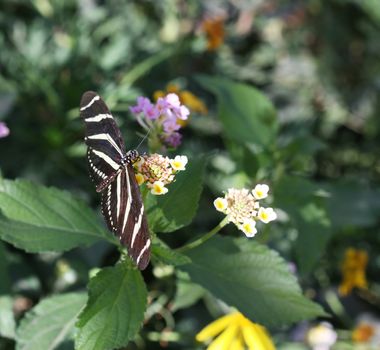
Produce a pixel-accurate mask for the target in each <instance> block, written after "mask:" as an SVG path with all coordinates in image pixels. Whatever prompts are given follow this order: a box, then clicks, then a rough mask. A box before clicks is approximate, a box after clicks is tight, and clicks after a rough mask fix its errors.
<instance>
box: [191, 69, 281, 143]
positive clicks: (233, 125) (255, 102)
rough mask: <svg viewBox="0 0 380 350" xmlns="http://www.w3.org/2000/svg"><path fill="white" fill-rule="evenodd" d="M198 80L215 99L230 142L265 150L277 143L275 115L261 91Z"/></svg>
mask: <svg viewBox="0 0 380 350" xmlns="http://www.w3.org/2000/svg"><path fill="white" fill-rule="evenodd" d="M197 80H198V81H199V83H200V84H201V85H202V86H203V87H204V88H206V89H208V90H210V91H211V92H212V93H214V94H215V95H216V97H217V99H218V115H219V118H220V121H221V122H222V124H223V128H224V133H225V134H226V135H227V136H228V137H229V138H231V139H233V140H234V141H235V142H237V143H240V144H242V143H243V144H244V143H251V144H255V145H257V146H264V147H266V146H269V145H271V144H273V143H274V141H275V135H276V132H277V128H278V124H277V119H276V111H275V109H274V107H273V105H272V103H271V102H270V100H269V99H268V98H267V97H266V96H264V95H263V94H262V93H261V92H260V91H259V90H257V89H255V88H254V87H252V86H249V85H245V84H241V83H236V82H233V81H230V80H227V79H223V78H216V77H207V76H199V77H198V79H197Z"/></svg>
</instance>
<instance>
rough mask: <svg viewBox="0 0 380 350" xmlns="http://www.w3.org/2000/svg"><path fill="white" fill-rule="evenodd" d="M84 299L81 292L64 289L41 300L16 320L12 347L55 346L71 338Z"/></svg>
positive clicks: (21, 348)
mask: <svg viewBox="0 0 380 350" xmlns="http://www.w3.org/2000/svg"><path fill="white" fill-rule="evenodd" d="M86 299H87V295H86V294H85V293H67V294H62V295H56V296H52V297H50V298H46V299H44V300H43V301H41V302H40V303H39V304H38V305H37V306H35V307H34V308H33V309H32V310H30V311H29V312H28V313H27V314H26V316H25V317H24V318H23V320H22V322H21V323H20V326H19V327H18V329H17V336H16V343H17V347H16V349H17V350H26V349H41V350H42V349H55V348H57V346H58V345H60V344H61V343H62V342H63V341H64V340H66V339H68V338H71V337H72V335H73V330H74V324H75V321H76V318H77V316H78V314H79V312H80V310H81V309H82V307H83V306H84V305H85V303H86Z"/></svg>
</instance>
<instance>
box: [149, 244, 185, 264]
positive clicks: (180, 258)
mask: <svg viewBox="0 0 380 350" xmlns="http://www.w3.org/2000/svg"><path fill="white" fill-rule="evenodd" d="M152 259H153V260H157V261H159V262H161V263H164V264H168V265H173V266H180V265H185V264H189V263H190V262H191V259H190V258H189V257H188V256H186V255H184V254H181V253H178V252H176V251H175V250H173V249H171V248H169V247H167V246H165V245H163V244H162V243H158V242H156V243H153V245H152Z"/></svg>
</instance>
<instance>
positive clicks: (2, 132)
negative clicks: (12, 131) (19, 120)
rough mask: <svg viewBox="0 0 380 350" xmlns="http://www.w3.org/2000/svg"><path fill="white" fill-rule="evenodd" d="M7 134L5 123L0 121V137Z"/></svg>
mask: <svg viewBox="0 0 380 350" xmlns="http://www.w3.org/2000/svg"><path fill="white" fill-rule="evenodd" d="M8 135H9V129H8V127H7V125H6V124H5V123H3V122H0V138H2V137H6V136H8Z"/></svg>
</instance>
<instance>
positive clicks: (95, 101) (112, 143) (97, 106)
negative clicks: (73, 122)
mask: <svg viewBox="0 0 380 350" xmlns="http://www.w3.org/2000/svg"><path fill="white" fill-rule="evenodd" d="M80 112H81V117H82V118H83V119H84V121H85V142H86V145H87V146H88V152H87V159H88V163H89V168H90V175H91V178H92V179H93V181H94V182H95V185H96V187H97V190H98V191H101V190H102V189H103V187H104V184H103V185H102V183H103V182H104V181H105V180H106V178H108V177H111V178H112V177H113V176H115V174H116V172H117V170H118V169H119V167H120V162H121V159H122V158H123V157H124V155H125V151H124V149H125V146H124V142H123V139H122V137H121V133H120V130H119V128H118V127H117V125H116V122H115V120H114V118H113V117H112V114H111V113H110V111H109V109H108V108H107V106H106V104H105V103H104V101H103V100H102V98H101V97H100V96H99V95H98V94H96V93H95V92H93V91H87V92H86V93H84V94H83V96H82V99H81V102H80Z"/></svg>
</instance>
